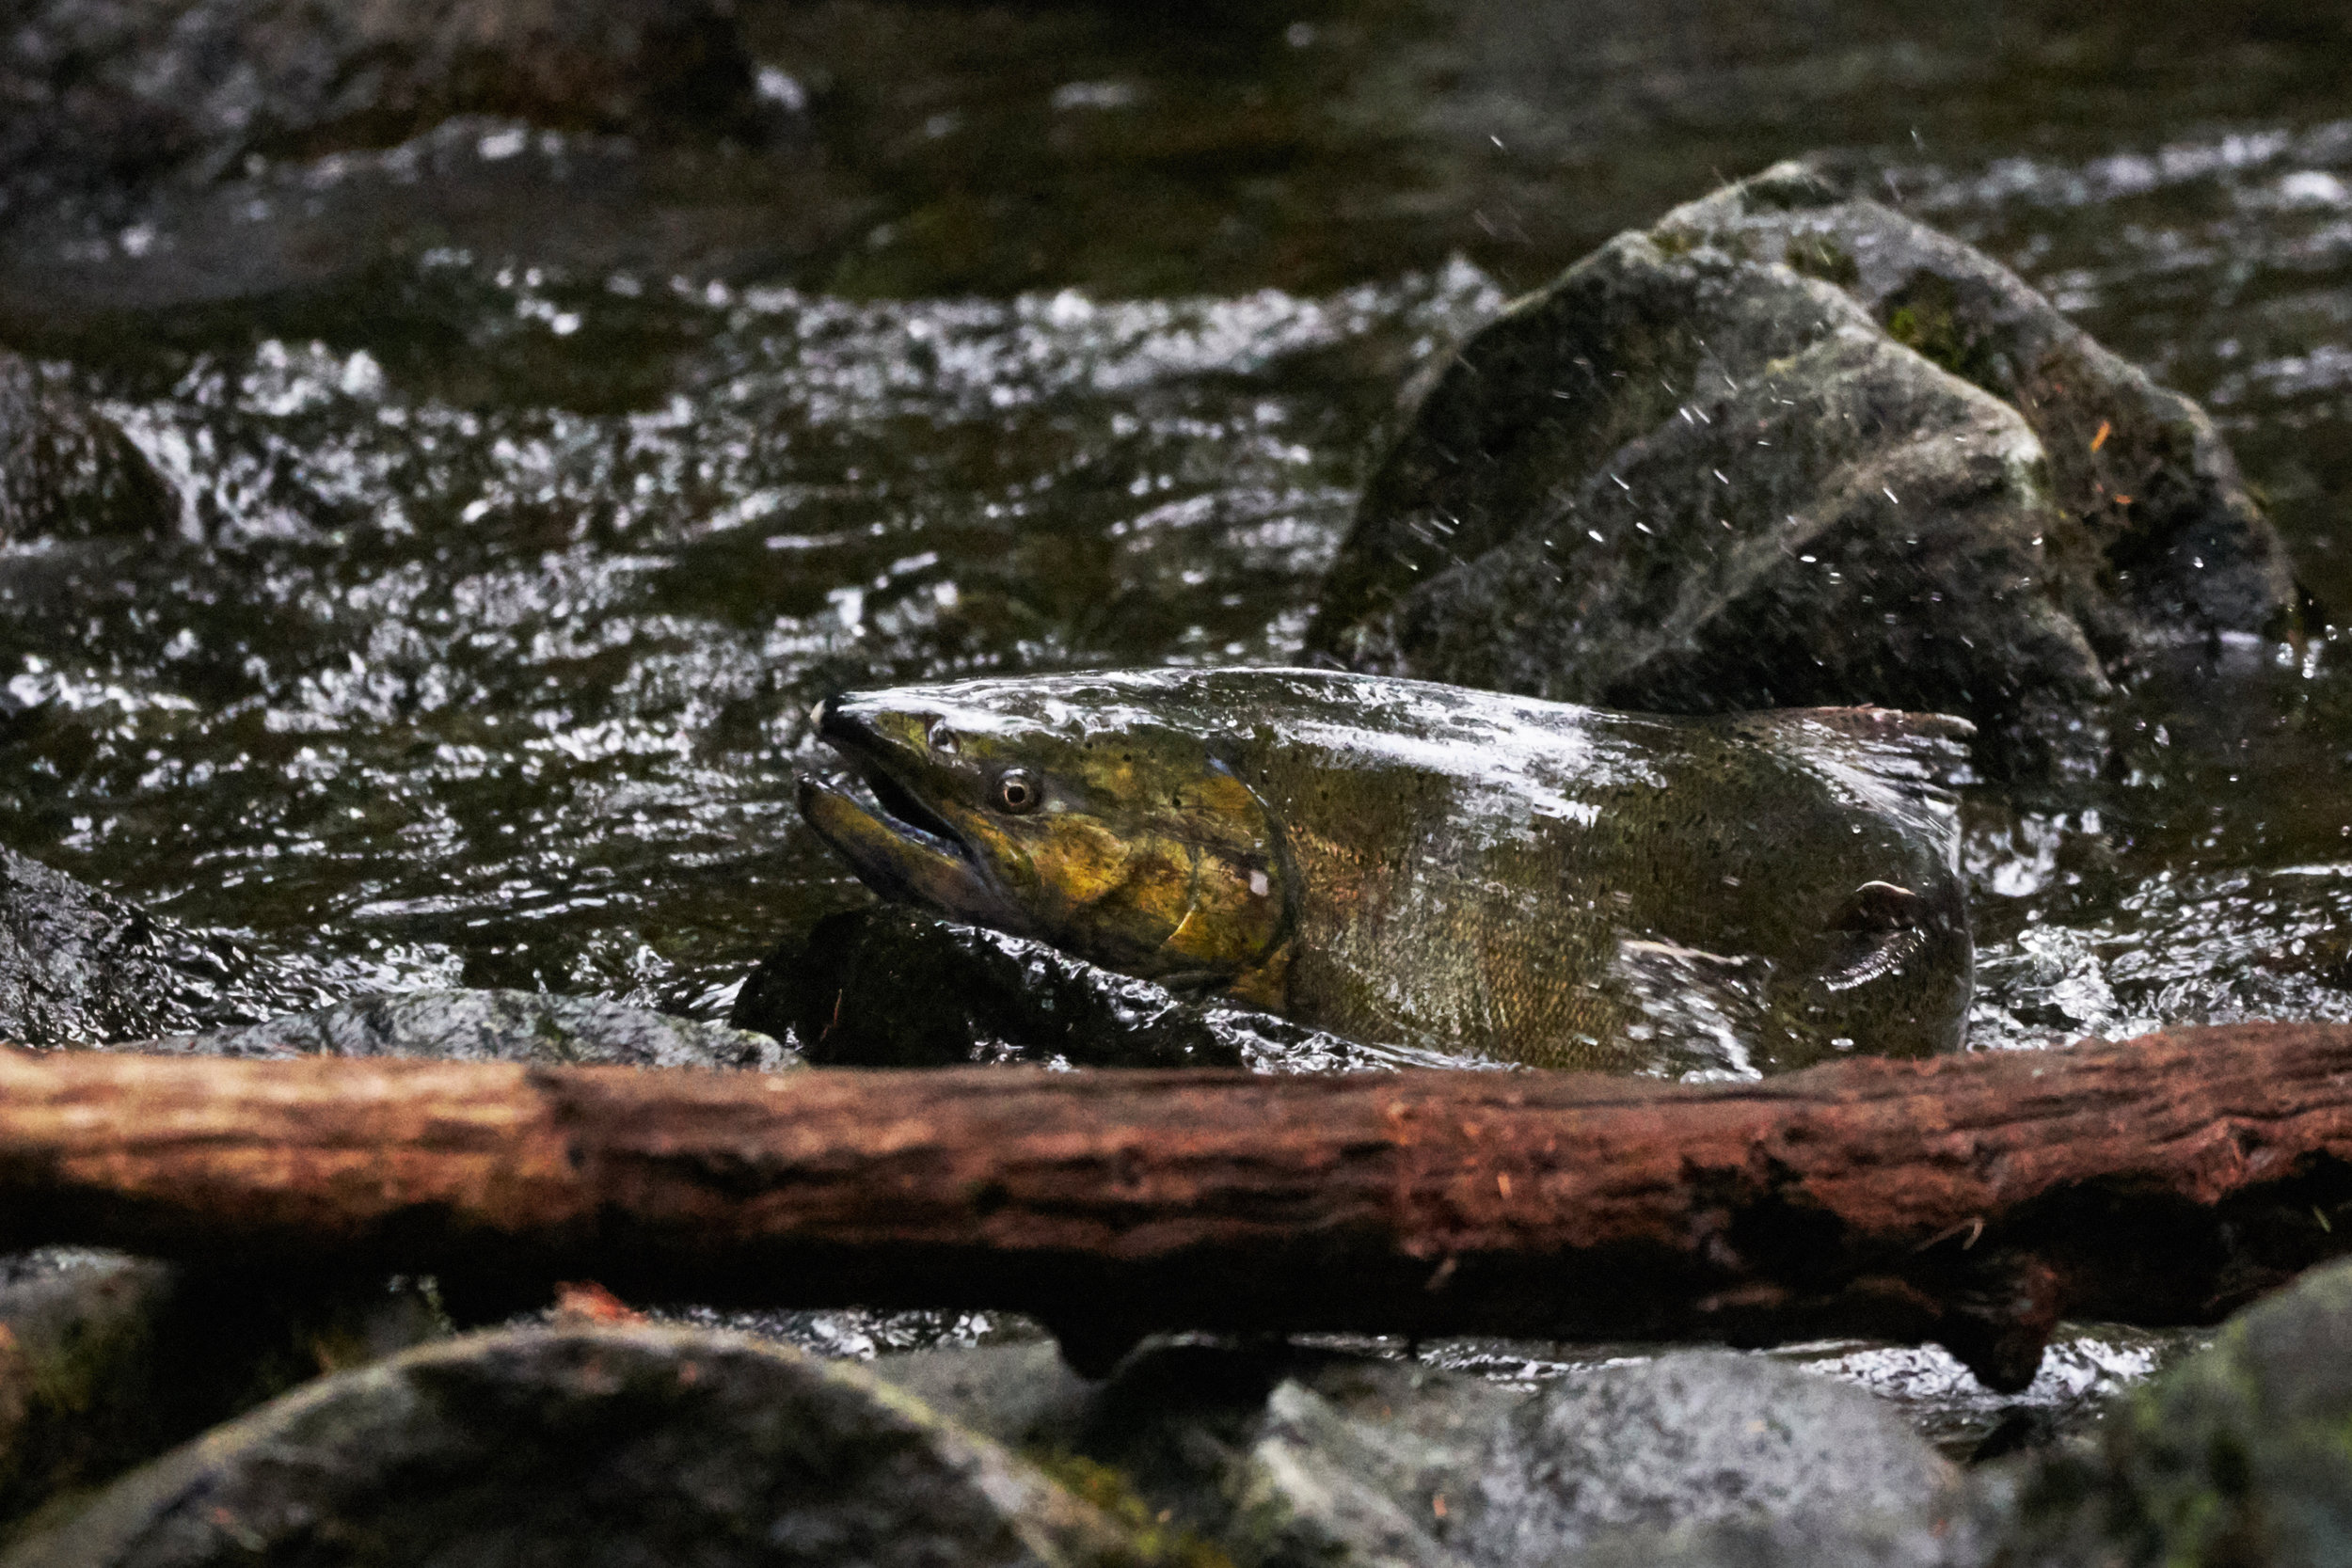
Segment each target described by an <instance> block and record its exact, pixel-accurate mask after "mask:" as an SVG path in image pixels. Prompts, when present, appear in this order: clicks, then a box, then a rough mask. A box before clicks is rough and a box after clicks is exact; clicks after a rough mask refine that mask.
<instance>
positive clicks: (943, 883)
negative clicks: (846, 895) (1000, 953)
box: [800, 735, 1027, 931]
mask: <svg viewBox="0 0 2352 1568" xmlns="http://www.w3.org/2000/svg"><path fill="white" fill-rule="evenodd" d="M826 738H827V739H828V740H833V741H834V744H835V746H836V747H837V748H838V749H839V750H841V751H842V752H844V753H845V754H847V755H848V757H849V760H850V762H851V763H852V764H853V765H854V766H855V767H856V768H857V769H858V774H859V783H860V784H863V785H864V791H863V793H865V794H866V795H867V796H868V797H870V800H871V803H870V804H868V803H867V802H866V801H863V800H859V799H858V797H857V796H856V795H853V794H851V793H850V791H849V790H846V789H843V788H840V787H839V786H837V785H834V784H827V783H825V782H824V781H822V780H820V779H815V778H808V777H803V779H802V780H801V790H800V806H801V816H802V817H803V819H805V820H806V821H807V823H808V825H809V826H810V827H811V828H814V829H815V830H816V831H817V836H818V837H819V838H821V839H823V840H824V841H825V842H826V843H827V844H828V845H830V846H832V847H833V849H834V852H835V853H836V854H838V855H840V856H841V858H842V859H843V860H846V861H848V862H849V863H850V869H851V870H852V871H855V872H856V873H857V878H858V880H860V881H862V882H864V883H865V884H866V886H867V887H869V888H872V889H873V890H874V891H875V892H876V893H878V894H880V895H882V896H883V897H884V898H888V899H891V900H893V901H895V902H898V903H906V904H916V905H920V906H922V907H924V908H926V909H930V910H932V911H937V912H938V913H941V914H945V915H947V916H949V917H950V918H953V919H956V920H963V921H969V922H971V923H972V924H974V925H980V926H993V927H996V928H998V929H1000V930H1011V931H1018V930H1020V929H1022V928H1023V927H1025V925H1026V924H1027V922H1025V920H1023V919H1022V917H1021V913H1020V911H1018V910H1017V909H1015V908H1014V907H1013V906H1012V905H1011V903H1010V902H1009V901H1008V900H1007V899H1006V898H1005V897H1004V895H1002V894H1000V893H998V892H997V890H996V888H995V885H994V884H993V882H992V881H991V880H990V879H989V878H988V877H987V875H986V874H985V873H984V872H983V871H982V870H981V869H980V865H979V863H978V861H977V858H976V857H975V856H974V855H973V853H972V851H971V848H970V847H968V846H967V845H966V844H965V843H964V841H963V838H962V836H961V834H959V833H958V832H956V830H955V829H954V827H953V826H951V825H950V824H949V823H948V822H947V821H946V818H944V817H942V816H940V815H939V814H938V813H937V812H935V811H932V810H931V809H930V807H929V806H927V805H925V804H924V803H923V801H922V800H921V799H920V798H919V797H917V796H916V795H915V793H914V791H913V790H911V789H909V788H908V787H907V786H906V785H905V784H901V783H899V782H898V780H897V779H895V778H893V777H891V775H890V773H889V771H888V770H887V769H886V768H883V767H882V765H881V764H880V763H878V762H876V761H875V760H873V759H872V758H870V757H867V756H864V755H861V754H859V753H858V752H856V751H854V750H852V748H851V747H850V745H844V744H842V742H841V740H839V739H836V738H835V737H834V736H830V735H829V736H826Z"/></svg>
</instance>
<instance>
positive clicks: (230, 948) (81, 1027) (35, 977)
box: [0, 848, 331, 1046]
mask: <svg viewBox="0 0 2352 1568" xmlns="http://www.w3.org/2000/svg"><path fill="white" fill-rule="evenodd" d="M329 1000H331V998H330V997H329V996H328V995H327V994H326V992H325V990H323V989H322V988H321V987H320V986H319V985H318V984H317V983H316V982H315V981H314V980H313V979H311V978H310V977H308V976H306V975H305V974H302V973H301V972H300V971H299V970H298V969H297V968H295V967H294V966H291V965H288V964H285V963H282V962H278V961H277V960H273V959H271V958H265V957H263V956H262V955H259V954H256V953H254V952H252V951H250V950H249V949H247V948H246V947H245V946H244V945H243V944H241V943H239V942H235V941H233V940H231V939H230V938H228V937H225V936H221V935H217V934H208V933H203V932H197V931H190V930H187V929H185V928H183V927H180V926H177V925H174V924H173V923H172V922H170V921H167V920H163V919H159V918H157V917H156V916H154V915H152V914H150V913H149V912H148V911H145V910H143V909H140V908H139V907H138V906H136V905H135V904H132V903H129V902H127V901H125V900H123V899H120V898H117V897H115V896H114V895H111V894H106V893H102V892H100V891H98V890H97V889H95V888H91V887H87V886H85V885H84V884H83V883H81V882H78V881H75V880H74V879H72V878H71V877H68V876H66V875H65V874H64V873H63V872H59V871H54V870H52V869H50V868H49V867H48V866H45V865H42V864H40V863H39V862H37V861H32V860H28V859H26V858H25V857H24V856H23V855H20V854H17V853H16V852H15V851H14V850H11V849H6V848H0V1039H6V1040H11V1041H14V1042H17V1043H19V1044H24V1045H34V1046H61V1045H98V1044H103V1043H107V1042H112V1041H120V1040H135V1039H145V1038H148V1037H151V1036H156V1035H163V1034H167V1033H170V1032H173V1031H187V1030H195V1029H202V1028H207V1027H211V1026H215V1025H219V1024H227V1023H238V1022H254V1021H258V1020H260V1019H264V1018H268V1017H271V1016H273V1015H276V1014H280V1013H288V1012H294V1011H296V1010H298V1009H301V1008H304V1007H315V1006H321V1005H323V1004H325V1003H326V1002H328V1001H329Z"/></svg>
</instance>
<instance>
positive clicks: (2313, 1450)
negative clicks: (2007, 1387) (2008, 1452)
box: [1996, 1264, 2352, 1568]
mask: <svg viewBox="0 0 2352 1568" xmlns="http://www.w3.org/2000/svg"><path fill="white" fill-rule="evenodd" d="M2346 1433H2352V1265H2345V1264H2339V1265H2336V1266H2334V1267H2331V1268H2328V1269H2323V1270H2318V1271H2315V1272H2313V1273H2312V1274H2311V1275H2306V1276H2305V1277H2304V1278H2303V1279H2302V1280H2301V1281H2300V1282H2298V1283H2297V1284H2296V1286H2295V1287H2294V1288H2293V1289H2291V1290H2289V1291H2284V1292H2283V1293H2281V1294H2280V1295H2277V1296H2273V1297H2271V1298H2270V1299H2269V1300H2267V1301H2265V1302H2262V1303H2260V1304H2258V1305H2256V1306H2254V1307H2249V1309H2247V1310H2246V1311H2244V1312H2241V1313H2239V1314H2238V1315H2237V1316H2235V1317H2233V1318H2232V1319H2231V1320H2230V1321H2229V1323H2226V1324H2225V1325H2224V1326H2223V1327H2222V1329H2221V1331H2220V1333H2219V1334H2218V1335H2217V1337H2216V1338H2215V1340H2214V1343H2213V1346H2212V1348H2210V1349H2209V1350H2206V1351H2204V1352H2203V1353H2201V1354H2198V1355H2196V1356H2193V1357H2191V1358H2190V1359H2189V1360H2188V1361H2186V1362H2185V1363H2184V1364H2183V1365H2181V1366H2180V1367H2178V1368H2175V1369H2173V1370H2170V1371H2169V1372H2166V1373H2165V1374H2163V1375H2162V1376H2160V1377H2158V1378H2155V1379H2153V1380H2152V1381H2151V1382H2149V1383H2147V1384H2145V1385H2143V1386H2140V1387H2138V1388H2137V1389H2135V1390H2133V1391H2132V1392H2131V1393H2130V1394H2128V1395H2126V1396H2125V1397H2124V1398H2123V1399H2122V1401H2120V1402H2118V1404H2117V1406H2116V1408H2115V1409H2114V1410H2113V1411H2112V1412H2111V1413H2110V1415H2109V1416H2108V1418H2107V1420H2106V1425H2105V1427H2104V1429H2103V1431H2102V1432H2101V1433H2100V1441H2099V1444H2098V1447H2097V1448H2096V1449H2090V1450H2087V1451H2086V1450H2082V1449H2075V1450H2071V1451H2070V1450H2069V1449H2058V1450H2057V1451H2055V1452H2052V1453H2050V1454H2047V1455H2044V1456H2042V1457H2041V1458H2040V1459H2039V1460H2038V1461H2037V1462H2036V1463H2035V1464H2034V1465H2032V1466H2031V1467H2030V1468H2028V1469H2027V1470H2026V1472H2025V1476H2024V1479H2023V1482H2022V1485H2021V1488H2020V1498H2019V1512H2018V1519H2017V1523H2016V1525H2015V1527H2014V1528H2013V1530H2012V1532H2011V1535H2010V1540H2009V1541H2008V1542H2007V1543H2005V1544H2004V1545H2003V1548H2002V1550H2001V1552H2000V1554H1999V1556H1998V1557H1997V1559H1996V1561H1998V1562H1999V1563H2000V1564H2002V1565H2003V1568H2071V1565H2073V1564H2077V1563H2092V1562H2095V1563H2100V1564H2111V1565H2113V1568H2139V1565H2143V1564H2144V1565H2148V1568H2155V1565H2157V1564H2170V1563H2183V1562H2197V1563H2263V1564H2270V1565H2275V1568H2319V1565H2320V1564H2328V1563H2342V1562H2345V1561H2352V1444H2347V1442H2346V1440H2345V1434H2346Z"/></svg>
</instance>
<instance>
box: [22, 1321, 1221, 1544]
mask: <svg viewBox="0 0 2352 1568" xmlns="http://www.w3.org/2000/svg"><path fill="white" fill-rule="evenodd" d="M323 1560H332V1561H335V1562H337V1563H340V1564H346V1565H349V1568H369V1565H375V1564H382V1565H385V1568H390V1565H393V1564H400V1565H406V1564H411V1563H418V1562H427V1561H431V1562H448V1563H457V1562H469V1563H470V1562H507V1561H524V1560H528V1561H532V1562H538V1561H548V1562H558V1561H560V1562H565V1563H572V1564H579V1565H580V1568H603V1565H620V1564H629V1565H638V1564H650V1563H693V1564H696V1565H698V1568H728V1565H734V1564H744V1565H750V1564H760V1565H763V1568H771V1565H781V1564H791V1563H808V1564H812V1565H814V1564H819V1563H822V1564H834V1563H842V1562H859V1563H866V1564H871V1565H873V1568H891V1565H897V1564H907V1565H914V1564H923V1565H933V1564H946V1563H958V1564H967V1563H968V1564H983V1563H1006V1564H1011V1563H1025V1564H1073V1565H1075V1564H1080V1563H1084V1564H1104V1565H1108V1564H1144V1563H1152V1562H1170V1563H1177V1562H1187V1563H1201V1564H1203V1565H1204V1568H1205V1565H1206V1564H1207V1563H1208V1562H1210V1561H1213V1560H1214V1559H1211V1558H1208V1557H1206V1556H1205V1555H1204V1554H1202V1553H1201V1552H1200V1550H1199V1549H1198V1548H1197V1546H1196V1544H1193V1543H1190V1542H1188V1541H1183V1540H1179V1539H1177V1538H1175V1537H1174V1536H1172V1535H1170V1534H1168V1532H1166V1531H1163V1530H1158V1529H1157V1527H1156V1526H1155V1525H1152V1524H1151V1523H1150V1522H1149V1521H1148V1516H1147V1522H1146V1525H1145V1526H1143V1527H1138V1526H1136V1524H1135V1523H1134V1522H1133V1521H1132V1520H1130V1519H1122V1518H1120V1517H1115V1516H1114V1515H1113V1513H1106V1512H1105V1511H1104V1509H1102V1508H1099V1507H1097V1506H1095V1505H1093V1504H1091V1503H1089V1502H1088V1501H1085V1500H1083V1499H1081V1498H1080V1497H1076V1496H1074V1495H1073V1494H1072V1493H1071V1492H1070V1491H1068V1490H1067V1489H1065V1488H1064V1487H1062V1486H1060V1485H1058V1484H1057V1483H1056V1482H1055V1481H1052V1480H1051V1479H1049V1478H1048V1477H1047V1476H1046V1475H1045V1474H1044V1473H1043V1472H1041V1470H1039V1469H1038V1468H1037V1467H1036V1466H1034V1465H1030V1464H1028V1463H1026V1462H1025V1461H1023V1460H1021V1459H1019V1458H1017V1457H1015V1456H1014V1455H1012V1454H1010V1453H1009V1452H1007V1451H1006V1450H1005V1449H1003V1448H1002V1447H1000V1446H999V1445H997V1444H995V1443H993V1442H991V1441H990V1440H988V1439H987V1438H984V1437H980V1436H978V1435H976V1434H974V1433H970V1432H967V1431H964V1430H961V1429H960V1428H958V1427H956V1426H955V1425H953V1424H952V1423H950V1422H948V1421H946V1420H945V1419H943V1418H941V1417H939V1416H938V1415H936V1414H934V1413H932V1412H931V1411H930V1410H928V1409H927V1408H925V1407H924V1406H923V1405H922V1404H920V1403H919V1402H916V1401H915V1400H914V1399H912V1398H911V1397H909V1396H907V1395H906V1394H904V1393H902V1392H899V1391H898V1390H896V1389H894V1388H892V1387H891V1386H889V1385H887V1384H885V1383H882V1382H881V1381H880V1380H878V1379H876V1378H874V1377H872V1376H871V1375H870V1374H868V1373H867V1372H866V1371H865V1370H863V1369H860V1368H856V1367H851V1366H844V1365H839V1364H827V1363H824V1362H820V1361H818V1360H816V1359H814V1358H812V1357H809V1356H806V1355H803V1354H799V1353H798V1352H794V1351H791V1350H788V1349H786V1348H784V1347H781V1346H777V1345H773V1344H770V1343H765V1342H762V1341H759V1340H756V1339H753V1338H747V1337H744V1336H739V1335H730V1334H712V1333H704V1332H695V1331H688V1330H678V1329H659V1328H649V1327H643V1326H602V1327H571V1328H562V1329H538V1328H534V1329H522V1330H509V1331H505V1332H501V1333H496V1334H489V1335H482V1336H475V1337H470V1338H464V1339H458V1340H453V1341H448V1342H445V1343H443V1344H439V1345H434V1346H428V1347H425V1348H423V1349H421V1350H417V1351H412V1352H409V1353H407V1354H403V1355H400V1356H396V1357H393V1358H392V1359H390V1360H388V1361H384V1362H381V1363H378V1364H376V1365H375V1366H373V1367H369V1368H365V1369H361V1370H356V1371H350V1372H345V1373H342V1374H340V1375H338V1376H335V1377H332V1378H326V1379H322V1380H320V1381H318V1382H315V1383H313V1384H310V1385H309V1386H306V1387H304V1388H301V1389H298V1390H296V1391H295V1392H294V1393H292V1394H290V1395H288V1396H286V1397H284V1398H282V1399H280V1400H278V1401H277V1402H273V1403H271V1404H269V1405H266V1406H264V1407H262V1409H260V1410H257V1411H255V1412H253V1413H251V1414H250V1415H248V1416H246V1417H244V1418H241V1419H239V1420H237V1421H235V1422H232V1423H230V1424H229V1425H227V1426H225V1427H222V1428H219V1429H217V1430H215V1431H214V1432H213V1433H208V1434H207V1435H206V1436H204V1437H203V1438H202V1439H200V1440H199V1441H197V1442H195V1443H191V1444H189V1445H187V1446H185V1447H183V1448H182V1449H177V1450H175V1451H174V1452H172V1453H170V1454H168V1455H166V1456H165V1457H164V1458H163V1459H161V1460H159V1461H157V1462H156V1463H155V1464H153V1465H150V1466H148V1467H147V1468H145V1469H143V1470H140V1471H137V1472H135V1473H133V1474H132V1475H130V1476H128V1477H125V1478H124V1479H123V1480H122V1481H119V1482H118V1483H117V1484H116V1485H114V1486H113V1487H111V1488H109V1489H108V1490H107V1491H105V1492H103V1493H102V1494H101V1495H99V1497H97V1498H96V1499H95V1500H94V1501H93V1502H92V1503H91V1504H90V1505H89V1506H88V1507H87V1509H86V1510H84V1511H83V1512H82V1513H79V1514H78V1515H76V1516H75V1517H74V1518H72V1519H71V1520H69V1521H67V1522H65V1523H63V1524H62V1525H59V1526H57V1527H56V1528H54V1529H53V1530H52V1531H50V1532H49V1533H46V1534H44V1535H42V1536H40V1537H39V1538H36V1539H33V1540H28V1541H26V1542H24V1543H23V1544H20V1545H18V1546H17V1548H16V1549H15V1550H14V1551H13V1552H12V1553H11V1554H10V1555H8V1557H6V1558H5V1559H0V1562H5V1563H6V1564H7V1565H8V1568H30V1565H33V1564H40V1568H102V1565H103V1568H129V1565H130V1564H134V1563H136V1564H139V1565H140V1568H213V1565H215V1564H218V1565H222V1568H226V1565H228V1564H231V1563H234V1564H238V1565H239V1568H250V1565H254V1564H280V1563H283V1564H292V1563H296V1562H317V1561H323Z"/></svg>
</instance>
